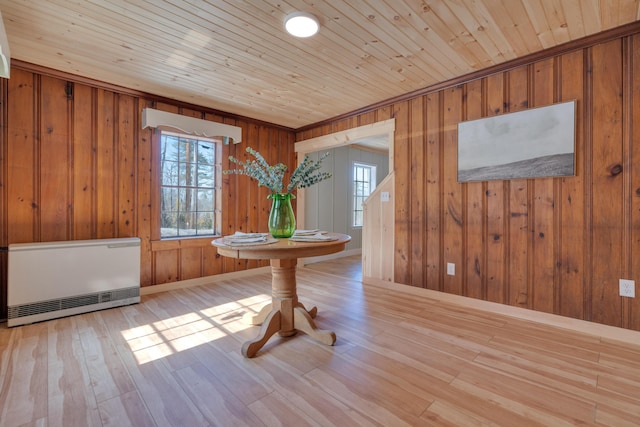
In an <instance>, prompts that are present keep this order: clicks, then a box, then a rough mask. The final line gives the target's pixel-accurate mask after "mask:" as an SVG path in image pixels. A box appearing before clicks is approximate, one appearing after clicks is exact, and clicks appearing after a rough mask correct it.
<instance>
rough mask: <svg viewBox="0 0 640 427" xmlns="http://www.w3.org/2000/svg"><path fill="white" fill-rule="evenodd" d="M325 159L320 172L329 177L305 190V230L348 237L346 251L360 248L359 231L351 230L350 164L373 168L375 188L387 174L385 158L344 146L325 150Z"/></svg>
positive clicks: (313, 155)
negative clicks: (327, 174) (346, 235)
mask: <svg viewBox="0 0 640 427" xmlns="http://www.w3.org/2000/svg"><path fill="white" fill-rule="evenodd" d="M322 153H326V151H321V152H318V153H311V154H309V157H311V158H312V159H313V160H317V159H318V158H319V157H320V155H321V154H322ZM329 153H330V154H329V156H328V157H326V158H325V159H324V161H323V162H322V170H323V171H326V172H329V173H331V174H332V175H333V177H332V178H331V179H328V180H326V181H322V182H320V183H319V184H316V185H313V186H311V187H309V188H307V189H305V190H306V191H305V219H304V224H305V228H307V229H314V228H318V229H321V230H326V231H333V232H336V233H344V234H348V235H350V236H351V242H349V243H348V244H347V247H346V250H352V249H360V248H362V230H361V228H360V227H356V228H354V227H352V226H351V211H352V209H353V177H352V174H353V163H354V162H361V163H366V164H370V165H376V166H377V168H376V184H378V183H380V181H382V180H383V179H384V178H385V177H386V176H387V174H388V173H389V157H388V156H385V155H382V154H377V153H373V152H371V151H365V150H360V149H358V148H356V147H355V146H346V147H340V148H334V149H332V150H329Z"/></svg>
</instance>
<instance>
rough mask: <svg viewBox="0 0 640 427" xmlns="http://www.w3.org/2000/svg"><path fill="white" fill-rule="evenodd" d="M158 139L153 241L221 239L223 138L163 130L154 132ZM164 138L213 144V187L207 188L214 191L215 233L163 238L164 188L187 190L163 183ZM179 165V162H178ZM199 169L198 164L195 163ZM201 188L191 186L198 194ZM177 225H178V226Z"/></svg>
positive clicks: (213, 227)
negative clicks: (170, 137)
mask: <svg viewBox="0 0 640 427" xmlns="http://www.w3.org/2000/svg"><path fill="white" fill-rule="evenodd" d="M154 133H155V134H156V135H157V137H156V138H154V139H156V144H154V145H155V146H156V147H157V153H156V155H155V156H153V157H154V167H157V172H156V173H155V174H154V175H155V177H156V179H157V185H155V186H154V188H155V191H154V195H155V199H156V202H155V203H154V208H155V209H154V211H155V213H156V214H157V215H154V219H155V220H154V221H152V227H153V229H152V236H154V238H153V239H152V240H158V241H171V240H182V239H210V238H212V237H219V236H220V235H221V233H222V167H223V165H222V145H223V141H222V139H221V138H208V137H201V136H198V135H190V134H188V133H181V132H173V131H167V130H161V129H157V131H156V132H154ZM164 136H173V137H177V138H183V139H186V140H190V141H199V142H207V143H211V144H212V148H213V150H214V152H213V156H214V159H213V165H212V171H211V172H212V173H211V176H212V179H213V186H212V187H207V188H206V190H213V198H212V203H213V211H212V212H213V224H212V230H213V233H212V234H186V235H179V234H177V235H174V236H163V235H162V215H163V210H162V192H163V189H164V188H167V187H173V188H176V189H182V188H185V186H180V185H177V186H167V185H165V184H164V182H163V176H162V169H163V165H162V162H163V159H162V148H163V137H164ZM177 163H178V164H179V161H178V162H177ZM194 164H195V165H196V167H197V163H194ZM196 170H197V169H196ZM196 175H197V173H196ZM199 188H203V187H198V186H197V185H196V186H193V185H192V186H191V189H192V190H194V191H195V192H196V193H197V191H198V189H199ZM197 212H198V211H197V210H196V211H194V213H195V214H197ZM207 212H211V211H207ZM176 225H177V224H176ZM176 230H178V233H179V230H180V228H179V227H176Z"/></svg>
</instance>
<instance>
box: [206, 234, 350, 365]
mask: <svg viewBox="0 0 640 427" xmlns="http://www.w3.org/2000/svg"><path fill="white" fill-rule="evenodd" d="M327 236H331V237H332V238H334V239H335V240H321V241H313V242H309V241H305V242H303V241H294V240H290V239H276V240H277V241H276V242H275V243H270V244H260V245H252V246H248V245H239V246H233V245H228V244H225V243H223V240H222V239H219V240H214V241H213V243H212V244H213V245H214V246H215V247H216V248H217V250H218V253H219V254H220V255H222V256H226V257H230V258H240V259H268V260H269V261H270V263H271V295H272V297H271V304H267V305H266V306H265V307H263V308H262V310H260V312H259V313H258V314H256V315H255V316H249V317H248V318H246V319H247V320H248V321H249V322H250V323H251V324H252V325H262V328H261V329H260V333H259V334H258V336H257V337H256V338H254V339H252V340H250V341H247V342H245V343H244V345H243V346H242V354H243V355H244V356H245V357H253V356H255V354H256V353H257V352H258V351H259V350H260V349H261V348H262V346H264V345H265V344H266V343H267V341H268V340H269V338H271V337H272V336H273V335H274V334H275V333H276V332H277V333H278V334H279V335H280V336H282V337H289V336H292V335H295V334H296V333H297V332H298V331H302V332H304V333H306V334H307V335H309V336H311V337H312V338H314V339H315V340H316V341H319V342H321V343H323V344H326V345H333V344H334V343H335V342H336V334H335V333H333V332H331V331H324V330H321V329H318V328H317V327H316V325H315V322H314V321H313V319H314V318H315V317H316V313H317V311H318V310H317V308H316V307H313V308H312V309H310V310H307V309H306V308H305V307H304V306H303V305H302V304H301V303H300V302H299V301H298V294H297V289H296V267H297V264H298V258H306V257H313V256H320V255H328V254H332V253H336V252H340V251H343V250H344V248H345V245H346V244H347V242H349V241H350V240H351V237H350V236H348V235H346V234H339V233H328V234H327Z"/></svg>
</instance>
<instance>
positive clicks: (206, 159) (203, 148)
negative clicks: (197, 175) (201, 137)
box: [198, 142, 215, 166]
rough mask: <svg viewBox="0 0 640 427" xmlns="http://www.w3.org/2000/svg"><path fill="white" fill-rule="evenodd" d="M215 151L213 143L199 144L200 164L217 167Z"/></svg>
mask: <svg viewBox="0 0 640 427" xmlns="http://www.w3.org/2000/svg"><path fill="white" fill-rule="evenodd" d="M214 153H215V150H214V149H213V144H212V143H204V142H200V143H199V144H198V163H201V164H203V165H207V166H213V165H215V161H214V160H215V156H214Z"/></svg>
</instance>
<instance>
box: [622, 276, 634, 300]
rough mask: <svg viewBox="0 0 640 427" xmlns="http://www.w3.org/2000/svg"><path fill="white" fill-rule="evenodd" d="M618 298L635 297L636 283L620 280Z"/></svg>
mask: <svg viewBox="0 0 640 427" xmlns="http://www.w3.org/2000/svg"><path fill="white" fill-rule="evenodd" d="M620 296H621V297H629V298H635V297H636V281H635V280H627V279H620Z"/></svg>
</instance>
